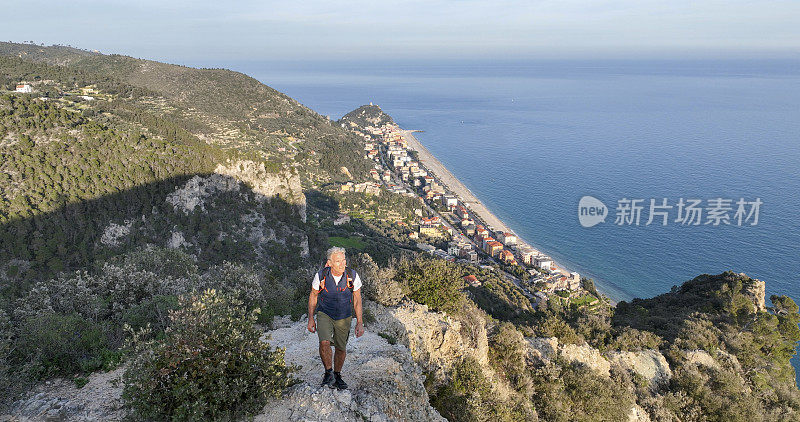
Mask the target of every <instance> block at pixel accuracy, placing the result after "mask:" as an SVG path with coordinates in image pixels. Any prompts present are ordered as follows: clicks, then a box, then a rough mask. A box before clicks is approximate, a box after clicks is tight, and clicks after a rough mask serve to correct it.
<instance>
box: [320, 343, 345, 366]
mask: <svg viewBox="0 0 800 422" xmlns="http://www.w3.org/2000/svg"><path fill="white" fill-rule="evenodd" d="M319 357H320V358H321V359H322V365H323V366H325V370H326V371H327V370H329V369H331V366H333V365H331V364H332V362H331V360H332V359H331V357H332V356H331V342H329V341H327V340H326V341H321V342H319ZM336 359H339V351H338V350H337V351H336ZM337 362H338V360H337ZM342 363H344V356H343V357H342ZM341 367H342V365H339V368H341Z"/></svg>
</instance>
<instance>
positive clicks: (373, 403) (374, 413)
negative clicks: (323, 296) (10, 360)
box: [0, 317, 444, 422]
mask: <svg viewBox="0 0 800 422" xmlns="http://www.w3.org/2000/svg"><path fill="white" fill-rule="evenodd" d="M276 321H277V322H276V325H277V326H278V327H277V328H275V329H274V330H271V331H268V332H266V333H265V334H264V337H263V338H262V340H263V341H267V342H269V343H270V344H272V345H273V346H276V347H281V348H284V349H285V352H286V353H285V360H286V362H287V363H288V364H292V365H296V366H297V367H298V368H299V369H298V371H297V372H296V373H294V377H295V378H297V379H298V380H299V381H300V383H299V384H296V385H294V386H292V387H290V388H289V389H288V390H287V391H286V392H285V394H284V395H283V396H282V397H281V398H279V399H273V400H271V401H270V402H269V403H268V404H267V405H266V406H264V409H263V411H262V413H261V414H259V415H256V416H255V420H256V421H276V422H277V421H280V422H284V421H328V420H330V421H339V422H347V421H359V422H360V421H437V422H443V421H444V418H442V417H441V416H440V415H439V413H438V412H437V411H436V410H435V409H434V408H433V407H431V405H430V403H429V400H428V394H427V392H426V391H425V386H424V385H423V381H424V380H425V376H424V374H423V370H422V368H421V367H420V366H419V365H417V364H416V363H414V361H413V359H412V357H411V353H410V352H409V350H408V348H407V347H405V346H404V345H401V344H394V345H392V344H389V342H387V341H386V339H384V338H382V337H380V336H379V335H378V334H377V333H375V332H372V331H367V332H366V333H365V334H364V335H363V336H362V337H361V338H355V336H351V337H350V342H349V344H348V350H347V352H348V354H347V361H346V362H345V367H344V369H343V371H342V375H343V377H344V379H345V381H346V382H347V383H348V385H349V388H348V389H347V390H343V391H338V390H332V389H330V388H328V387H322V386H321V385H320V382H321V381H322V372H323V369H322V364H321V362H320V359H319V353H318V345H319V340H318V338H317V335H316V334H313V333H309V332H308V330H307V329H306V322H307V320H305V319H303V320H300V321H297V322H292V321H291V320H290V319H289V318H286V317H283V318H276ZM354 323H355V322H354ZM124 370H125V369H124V367H123V368H119V369H117V370H115V371H112V372H108V373H95V374H92V375H91V376H90V377H89V382H88V383H87V384H86V385H85V386H84V387H83V388H77V387H76V386H75V383H74V382H73V381H71V380H54V381H48V382H47V383H44V384H41V385H40V386H38V387H37V388H36V389H34V390H33V391H32V392H31V393H30V394H29V396H28V397H27V398H26V399H24V400H20V401H18V402H17V403H15V404H14V405H13V407H12V409H11V410H12V411H11V413H10V414H8V415H2V416H0V421H6V420H8V421H43V420H47V421H97V420H103V421H118V420H124V418H125V417H126V411H125V409H124V408H123V407H122V404H123V403H122V400H121V394H122V388H123V384H122V382H121V380H120V378H121V376H122V373H123V372H124Z"/></svg>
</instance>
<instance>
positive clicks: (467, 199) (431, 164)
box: [403, 130, 511, 232]
mask: <svg viewBox="0 0 800 422" xmlns="http://www.w3.org/2000/svg"><path fill="white" fill-rule="evenodd" d="M412 132H413V131H410V130H404V131H403V138H404V139H405V140H406V143H407V144H408V147H409V148H411V149H413V150H414V151H417V154H418V155H419V162H420V163H422V165H423V166H425V168H426V169H428V170H429V171H431V172H432V173H433V175H434V176H435V177H436V178H437V179H439V181H440V182H441V183H442V184H443V185H444V186H445V187H446V188H447V189H448V190H450V191H451V192H453V193H454V194H456V196H458V198H459V199H460V200H461V201H462V202H463V203H464V204H466V205H467V207H469V209H470V210H471V211H472V212H474V213H475V214H477V215H478V217H480V218H481V219H482V220H483V222H484V223H486V226H487V228H488V229H489V230H492V231H504V232H509V231H511V230H510V229H509V228H508V227H507V226H506V225H505V224H503V222H502V221H500V219H499V218H497V217H496V216H495V215H494V214H492V213H491V211H489V209H488V208H486V206H484V205H483V203H481V201H479V200H478V198H476V197H475V195H473V194H472V192H470V190H469V189H467V187H466V186H464V184H463V183H461V181H460V180H458V178H456V177H455V176H453V174H452V173H450V170H447V167H445V166H444V164H442V163H441V162H440V161H439V160H437V159H436V157H434V156H433V154H431V153H430V151H428V149H427V148H425V147H424V146H423V145H422V144H421V143H420V142H419V141H418V140H417V138H415V137H414V134H413V133H412Z"/></svg>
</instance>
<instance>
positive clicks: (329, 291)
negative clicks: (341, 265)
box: [317, 267, 356, 320]
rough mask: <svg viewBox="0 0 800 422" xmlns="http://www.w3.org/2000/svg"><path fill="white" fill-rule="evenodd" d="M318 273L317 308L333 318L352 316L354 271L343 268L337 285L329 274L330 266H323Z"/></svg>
mask: <svg viewBox="0 0 800 422" xmlns="http://www.w3.org/2000/svg"><path fill="white" fill-rule="evenodd" d="M318 275H319V287H320V292H319V302H318V306H317V310H319V311H322V312H325V314H326V315H328V316H329V317H331V319H334V320H339V319H343V318H347V317H351V316H353V281H355V279H356V271H355V270H353V269H351V268H345V269H344V273H343V274H342V278H341V279H339V284H338V285H337V284H336V280H334V279H333V274H331V267H325V268H323V269H322V270H320V272H319V273H318Z"/></svg>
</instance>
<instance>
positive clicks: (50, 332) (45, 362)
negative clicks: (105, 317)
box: [14, 313, 120, 378]
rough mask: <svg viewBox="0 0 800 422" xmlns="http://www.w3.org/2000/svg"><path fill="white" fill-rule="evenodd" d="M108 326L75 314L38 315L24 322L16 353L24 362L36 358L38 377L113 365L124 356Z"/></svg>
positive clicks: (93, 369) (90, 370) (89, 370)
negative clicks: (120, 354) (112, 337)
mask: <svg viewBox="0 0 800 422" xmlns="http://www.w3.org/2000/svg"><path fill="white" fill-rule="evenodd" d="M108 327H109V325H108V324H106V323H98V322H95V321H92V320H89V319H86V318H84V317H81V316H79V315H74V314H72V315H64V314H58V313H45V314H41V315H37V316H35V317H31V318H28V319H27V320H26V321H25V322H24V323H23V325H22V327H21V329H20V333H19V337H18V339H17V343H16V350H15V353H14V355H15V357H16V360H19V361H20V362H22V361H25V360H28V359H31V358H32V359H33V360H34V367H35V370H34V374H35V376H36V377H37V378H45V377H49V376H53V375H63V376H66V375H72V374H74V373H76V372H92V371H96V370H98V369H101V368H104V367H105V368H110V367H113V366H114V364H115V363H117V362H118V361H119V358H120V356H119V353H117V352H114V351H113V350H115V349H116V347H114V345H113V344H112V342H111V340H110V338H109V333H108V331H109V329H108Z"/></svg>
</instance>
